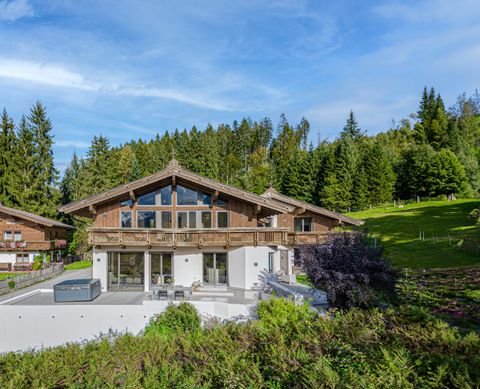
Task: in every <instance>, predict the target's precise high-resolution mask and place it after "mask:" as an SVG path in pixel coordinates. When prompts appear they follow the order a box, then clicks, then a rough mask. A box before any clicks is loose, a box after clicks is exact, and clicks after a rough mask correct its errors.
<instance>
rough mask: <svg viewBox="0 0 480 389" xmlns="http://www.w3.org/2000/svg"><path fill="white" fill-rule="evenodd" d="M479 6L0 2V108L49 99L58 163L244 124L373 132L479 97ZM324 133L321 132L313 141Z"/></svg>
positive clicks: (14, 109) (437, 1) (445, 0)
mask: <svg viewBox="0 0 480 389" xmlns="http://www.w3.org/2000/svg"><path fill="white" fill-rule="evenodd" d="M478 15H480V1H478V0H465V1H451V0H426V1H384V2H376V1H361V2H359V1H354V0H351V1H302V0H292V1H286V0H277V1H274V0H271V1H268V0H265V1H260V0H258V1H249V0H230V1H228V2H226V1H207V0H205V1H188V0H182V1H140V0H137V1H119V0H117V1H108V0H102V1H74V0H65V1H51V0H38V1H34V0H0V108H2V107H6V109H7V111H8V113H9V114H10V115H11V116H13V117H14V119H15V120H16V121H17V122H18V119H19V118H20V116H21V114H22V113H24V112H27V111H28V110H29V108H30V107H31V105H32V104H33V103H34V102H35V101H36V100H40V101H42V102H43V103H44V104H45V105H46V106H47V109H48V113H49V115H50V117H51V119H52V121H53V124H54V135H55V140H56V145H55V150H54V151H55V158H56V164H57V167H58V168H59V169H61V170H63V169H64V167H65V164H66V163H67V162H68V160H69V159H70V157H71V154H72V153H73V150H74V149H75V150H76V151H77V152H78V153H79V154H81V155H84V154H85V151H86V149H87V147H88V145H89V142H90V140H91V138H92V137H93V136H94V135H96V134H103V135H105V136H108V137H109V138H110V140H111V143H112V144H113V145H117V144H120V143H123V142H125V141H127V140H130V139H132V138H139V137H141V138H147V139H149V138H151V137H153V136H154V135H155V134H156V133H157V132H159V133H163V132H164V131H165V130H173V129H175V128H180V129H183V128H185V127H186V128H190V127H191V126H192V125H193V124H195V125H197V127H198V128H204V127H205V126H206V125H207V123H212V124H213V125H216V124H218V123H220V122H230V123H231V122H232V121H233V120H234V119H240V118H242V117H244V116H250V117H251V118H252V119H254V120H256V119H261V118H263V117H265V116H269V117H270V118H272V120H273V121H274V122H276V121H277V119H278V117H279V115H280V114H281V113H282V112H284V113H285V114H286V115H287V117H288V118H289V120H290V121H291V122H293V123H297V122H298V121H299V120H300V118H301V117H302V116H306V117H307V119H309V121H310V122H311V125H312V139H313V140H315V139H317V138H318V136H320V137H321V138H329V139H332V138H334V137H335V136H336V135H337V134H338V132H339V130H340V129H341V128H342V126H343V124H344V122H345V119H346V116H347V114H348V111H349V110H350V109H353V110H354V112H355V113H356V116H357V119H358V121H359V123H360V126H361V127H362V128H363V129H364V130H367V132H368V133H369V134H374V133H376V132H378V131H382V130H385V129H387V128H389V126H391V124H392V120H396V121H397V122H398V121H399V120H400V119H402V118H403V117H406V116H407V115H408V114H409V113H411V112H414V111H416V110H417V105H418V99H419V96H420V93H421V91H422V89H423V87H424V86H425V85H428V86H435V88H436V89H437V90H438V91H439V92H440V93H441V94H442V96H443V97H444V100H445V102H446V104H447V105H451V104H453V103H454V102H455V100H456V97H457V96H458V95H459V94H460V93H462V92H466V93H467V94H471V93H473V91H474V90H475V89H476V88H480V72H479V71H478V68H479V66H480V65H479V64H480V17H479V16H478ZM318 134H320V135H318Z"/></svg>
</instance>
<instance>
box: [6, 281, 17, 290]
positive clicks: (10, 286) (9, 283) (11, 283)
mask: <svg viewBox="0 0 480 389" xmlns="http://www.w3.org/2000/svg"><path fill="white" fill-rule="evenodd" d="M8 287H9V288H10V289H14V288H15V281H14V280H9V281H8Z"/></svg>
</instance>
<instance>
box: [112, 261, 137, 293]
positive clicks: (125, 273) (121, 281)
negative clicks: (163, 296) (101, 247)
mask: <svg viewBox="0 0 480 389" xmlns="http://www.w3.org/2000/svg"><path fill="white" fill-rule="evenodd" d="M144 269H145V268H144V253H143V252H132V253H125V252H122V253H116V252H109V253H108V290H113V291H118V290H143V289H144V276H145V273H144Z"/></svg>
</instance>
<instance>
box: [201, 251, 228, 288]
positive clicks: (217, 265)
mask: <svg viewBox="0 0 480 389" xmlns="http://www.w3.org/2000/svg"><path fill="white" fill-rule="evenodd" d="M203 282H204V283H205V284H207V285H227V283H228V273H227V254H226V253H205V254H203Z"/></svg>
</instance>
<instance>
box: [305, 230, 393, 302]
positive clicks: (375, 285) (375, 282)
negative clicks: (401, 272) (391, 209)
mask: <svg viewBox="0 0 480 389" xmlns="http://www.w3.org/2000/svg"><path fill="white" fill-rule="evenodd" d="M382 256H383V250H382V249H381V248H373V247H371V246H370V245H369V244H368V240H367V236H366V234H363V233H362V234H360V233H343V234H334V235H330V236H329V238H328V241H327V243H325V244H320V245H305V246H302V247H300V248H298V249H296V250H295V260H296V261H297V262H298V263H299V264H300V266H302V267H303V269H304V270H305V271H306V273H307V276H308V278H309V280H310V282H311V283H312V284H313V285H314V286H315V287H316V288H318V289H321V290H324V291H325V292H326V294H327V300H328V303H329V305H330V306H331V307H337V308H350V307H355V306H356V307H362V308H367V307H371V306H373V305H376V304H378V302H379V296H380V295H383V296H386V297H389V296H391V295H392V294H393V292H394V288H395V279H396V274H395V272H394V270H393V268H392V267H391V266H390V265H389V264H388V263H387V262H386V261H385V260H383V258H382Z"/></svg>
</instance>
